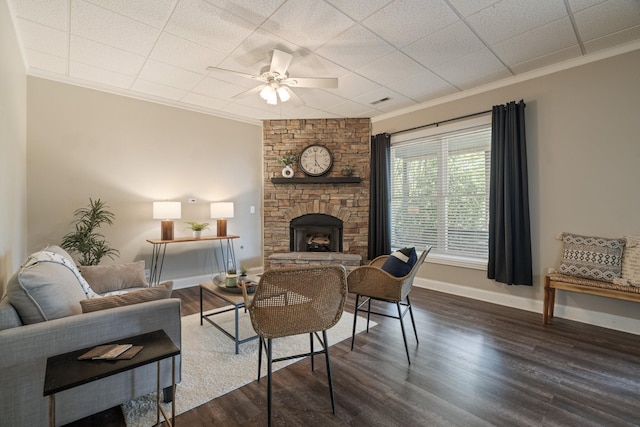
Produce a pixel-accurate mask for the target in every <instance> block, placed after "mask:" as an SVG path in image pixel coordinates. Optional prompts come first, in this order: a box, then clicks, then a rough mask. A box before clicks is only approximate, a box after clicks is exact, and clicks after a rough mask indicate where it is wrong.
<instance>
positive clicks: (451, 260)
mask: <svg viewBox="0 0 640 427" xmlns="http://www.w3.org/2000/svg"><path fill="white" fill-rule="evenodd" d="M426 262H428V263H433V264H442V265H450V266H452V267H462V268H470V269H473V270H486V269H487V260H485V259H479V258H468V257H461V256H451V255H442V254H433V253H431V254H429V255H428V256H427V259H426Z"/></svg>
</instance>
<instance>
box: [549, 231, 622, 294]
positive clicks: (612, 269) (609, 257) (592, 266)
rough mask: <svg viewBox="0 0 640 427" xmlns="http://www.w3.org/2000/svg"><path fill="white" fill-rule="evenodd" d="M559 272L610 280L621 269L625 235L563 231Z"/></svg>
mask: <svg viewBox="0 0 640 427" xmlns="http://www.w3.org/2000/svg"><path fill="white" fill-rule="evenodd" d="M562 242H563V247H562V263H561V264H560V273H562V274H567V275H570V276H577V277H584V278H587V279H594V280H601V281H605V282H612V281H613V279H615V278H617V277H620V273H621V271H622V251H623V250H624V246H625V244H626V240H625V239H607V238H604V237H591V236H580V235H577V234H571V233H562Z"/></svg>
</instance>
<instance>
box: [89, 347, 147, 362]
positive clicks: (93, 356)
mask: <svg viewBox="0 0 640 427" xmlns="http://www.w3.org/2000/svg"><path fill="white" fill-rule="evenodd" d="M140 350H142V346H134V345H131V344H106V345H99V346H96V347H94V348H92V349H91V350H89V351H87V352H86V353H83V354H82V355H80V356H78V360H120V359H131V358H132V357H133V356H135V355H136V354H138V352H139V351H140Z"/></svg>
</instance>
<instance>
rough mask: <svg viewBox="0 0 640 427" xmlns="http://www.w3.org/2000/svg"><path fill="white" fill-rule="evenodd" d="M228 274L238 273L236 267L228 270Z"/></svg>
mask: <svg viewBox="0 0 640 427" xmlns="http://www.w3.org/2000/svg"><path fill="white" fill-rule="evenodd" d="M227 274H228V275H230V276H232V275H234V274H237V272H236V269H235V268H230V269H228V270H227Z"/></svg>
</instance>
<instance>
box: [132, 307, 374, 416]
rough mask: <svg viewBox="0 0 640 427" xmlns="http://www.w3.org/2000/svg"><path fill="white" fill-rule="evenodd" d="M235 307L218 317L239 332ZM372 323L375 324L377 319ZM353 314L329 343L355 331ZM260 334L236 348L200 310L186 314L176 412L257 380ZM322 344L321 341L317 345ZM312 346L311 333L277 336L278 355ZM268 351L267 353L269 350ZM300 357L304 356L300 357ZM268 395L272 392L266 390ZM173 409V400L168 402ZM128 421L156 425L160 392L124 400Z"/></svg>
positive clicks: (245, 320) (245, 324)
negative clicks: (157, 402) (205, 318)
mask: <svg viewBox="0 0 640 427" xmlns="http://www.w3.org/2000/svg"><path fill="white" fill-rule="evenodd" d="M233 316H234V312H233V311H229V312H226V313H221V314H217V315H215V316H214V317H213V318H212V320H214V321H215V322H216V323H218V324H219V325H222V326H223V327H224V328H225V329H226V330H227V331H230V332H233V330H234V329H233V327H234V317H233ZM365 325H366V320H364V319H361V320H360V321H358V326H357V330H356V332H361V331H362V330H364V328H365ZM371 325H372V326H373V325H375V323H374V322H373V321H372V322H371ZM352 328H353V314H351V313H347V312H344V313H343V315H342V318H341V319H340V321H339V322H338V324H337V325H335V326H334V327H333V328H331V329H329V330H328V331H327V338H328V340H329V345H333V344H335V343H337V342H340V341H342V340H344V339H346V338H350V337H351V329H352ZM252 335H255V332H254V331H253V327H252V326H251V321H250V319H249V315H248V314H247V313H244V312H243V311H242V310H241V311H240V338H245V337H249V336H252ZM258 342H259V341H258V340H257V339H256V340H252V341H249V342H246V343H244V344H240V353H239V354H235V343H234V342H233V341H232V340H231V339H229V338H228V337H227V336H225V335H224V334H223V333H222V332H220V331H219V330H218V329H216V328H215V327H214V326H213V325H211V324H209V323H207V322H204V325H202V326H200V314H199V313H197V314H192V315H190V316H186V317H183V318H182V381H181V382H180V383H179V384H178V386H177V391H176V415H178V414H181V413H183V412H186V411H188V410H190V409H193V408H195V407H196V406H200V405H202V404H203V403H206V402H208V401H210V400H213V399H215V398H216V397H218V396H222V395H223V394H226V393H228V392H230V391H232V390H235V389H237V388H239V387H242V386H243V385H245V384H248V383H250V382H251V381H255V380H256V377H257V373H258V353H257V352H258ZM314 347H315V348H316V349H320V348H321V347H320V344H319V343H318V344H317V345H316V346H314ZM307 351H309V335H306V334H305V335H297V336H294V337H287V338H279V339H275V340H273V357H274V358H276V357H282V356H287V355H292V354H299V353H304V352H307ZM263 356H264V355H263ZM296 360H299V359H296ZM296 360H291V361H284V362H278V363H275V364H274V365H273V370H274V371H275V370H278V369H280V368H284V367H285V366H287V365H289V364H291V363H294V362H296ZM266 372H267V368H266V356H265V357H263V363H262V376H265V375H266ZM265 399H266V396H265ZM164 408H165V410H166V411H167V413H168V414H170V413H171V405H170V404H166V405H165V406H164ZM122 412H123V413H124V417H125V420H126V422H127V426H128V427H138V426H141V427H142V426H145V427H146V426H149V425H153V424H154V423H155V420H156V406H155V393H152V394H150V395H148V396H144V397H141V398H139V399H136V400H132V401H131V402H128V403H126V404H124V405H122Z"/></svg>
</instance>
